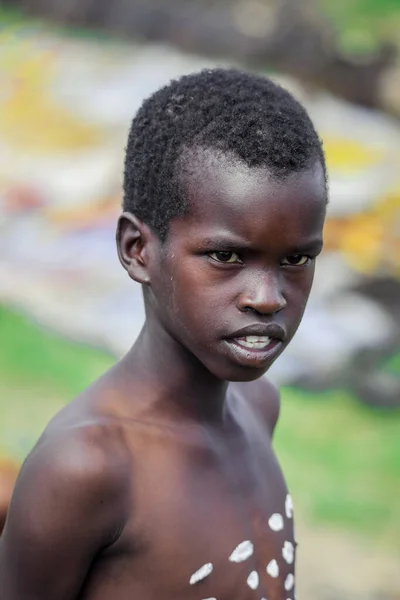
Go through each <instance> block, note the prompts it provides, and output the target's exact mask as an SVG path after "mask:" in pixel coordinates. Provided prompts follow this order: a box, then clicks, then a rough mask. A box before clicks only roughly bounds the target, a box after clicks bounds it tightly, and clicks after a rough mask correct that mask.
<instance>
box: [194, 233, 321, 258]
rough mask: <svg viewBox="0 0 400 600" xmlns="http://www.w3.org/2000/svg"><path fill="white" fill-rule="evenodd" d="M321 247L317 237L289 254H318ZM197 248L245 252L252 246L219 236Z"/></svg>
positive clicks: (201, 243)
mask: <svg viewBox="0 0 400 600" xmlns="http://www.w3.org/2000/svg"><path fill="white" fill-rule="evenodd" d="M323 245H324V244H323V240H322V239H321V238H320V237H318V238H314V239H310V240H306V241H304V242H302V243H300V244H297V245H293V247H292V248H290V251H289V252H290V253H292V254H301V253H304V254H307V252H312V253H319V252H321V250H322V248H323ZM199 246H200V247H202V248H212V249H213V250H226V249H233V250H241V249H243V250H245V249H247V248H251V247H252V244H251V243H250V242H248V241H245V240H243V239H238V238H234V237H231V236H226V237H225V236H221V235H219V236H215V237H207V238H203V239H201V240H200V241H199Z"/></svg>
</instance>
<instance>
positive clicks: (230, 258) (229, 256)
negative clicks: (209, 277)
mask: <svg viewBox="0 0 400 600" xmlns="http://www.w3.org/2000/svg"><path fill="white" fill-rule="evenodd" d="M210 256H211V258H212V259H213V260H216V261H217V262H221V263H237V262H240V259H239V256H238V254H236V252H223V251H218V252H210Z"/></svg>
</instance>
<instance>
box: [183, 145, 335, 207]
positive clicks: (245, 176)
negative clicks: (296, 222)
mask: <svg viewBox="0 0 400 600" xmlns="http://www.w3.org/2000/svg"><path fill="white" fill-rule="evenodd" d="M180 175H181V178H182V180H181V181H182V184H183V188H184V191H185V193H186V196H187V200H188V202H189V207H190V209H189V210H190V213H191V214H193V216H194V215H196V216H202V215H203V216H205V214H206V213H207V214H210V212H211V213H212V214H213V215H218V214H220V213H225V212H226V211H229V212H230V213H233V214H234V213H237V214H238V216H240V214H242V213H243V211H245V212H246V214H249V213H253V212H255V213H258V214H260V210H262V211H263V210H264V208H265V209H268V210H269V211H270V210H271V209H273V207H274V205H275V206H276V208H279V205H281V208H283V206H282V204H284V205H286V208H288V207H289V206H290V207H291V208H293V209H297V210H300V211H301V210H302V209H303V210H306V209H307V208H311V207H318V208H321V207H322V208H323V209H325V206H326V182H325V174H324V171H323V168H322V165H321V164H320V163H319V162H316V163H315V164H314V165H313V166H312V167H310V168H308V169H304V170H303V171H300V172H293V173H290V174H289V175H287V176H284V177H277V176H276V175H274V173H273V172H272V170H271V169H270V168H268V167H266V166H254V167H251V166H249V165H247V164H246V163H245V162H244V161H242V160H241V159H240V158H238V157H237V156H236V155H235V154H233V153H227V152H222V151H220V150H215V149H210V148H194V149H191V150H190V151H188V152H187V153H186V154H185V156H184V159H183V161H181V169H180ZM232 216H233V215H232Z"/></svg>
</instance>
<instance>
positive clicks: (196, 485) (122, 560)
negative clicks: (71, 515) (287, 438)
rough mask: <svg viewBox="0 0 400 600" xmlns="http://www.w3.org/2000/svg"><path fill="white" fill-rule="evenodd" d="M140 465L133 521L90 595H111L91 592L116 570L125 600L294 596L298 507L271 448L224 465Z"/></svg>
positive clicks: (247, 599) (248, 599) (284, 598)
mask: <svg viewBox="0 0 400 600" xmlns="http://www.w3.org/2000/svg"><path fill="white" fill-rule="evenodd" d="M156 465H157V466H156ZM142 467H143V469H142V476H140V477H139V478H138V480H137V486H138V487H137V489H136V490H135V497H136V502H135V509H133V510H132V516H131V519H130V521H129V523H128V524H127V526H126V528H125V530H124V532H123V534H122V536H121V538H120V540H119V542H118V543H117V545H116V547H115V548H113V552H112V553H111V554H110V555H109V556H108V557H106V558H105V560H104V561H103V563H102V565H101V569H100V568H98V569H97V571H95V572H94V580H96V579H98V580H99V586H95V587H93V593H92V594H91V595H88V596H87V598H90V599H92V598H93V599H95V600H98V599H99V600H100V599H101V600H103V598H108V597H111V596H108V595H104V596H103V595H102V594H100V592H99V594H95V593H94V590H95V588H98V589H99V590H100V589H102V590H104V589H105V586H108V585H109V584H108V583H107V584H106V582H109V581H114V582H115V581H117V580H116V575H115V574H116V573H118V584H117V587H118V588H119V589H120V592H118V595H115V594H116V590H115V589H113V590H112V591H111V590H110V594H111V593H112V594H114V595H113V597H116V598H118V599H120V600H123V599H125V598H130V599H131V598H135V597H138V598H141V599H142V600H150V599H151V600H153V599H154V600H155V599H158V598H163V599H166V600H167V599H168V598H174V600H180V599H181V600H192V599H193V600H253V599H254V600H256V599H257V600H262V599H268V600H287V599H290V600H291V599H292V598H294V587H295V585H294V562H295V540H294V533H293V508H292V501H291V497H290V495H289V493H288V491H287V488H286V484H285V482H284V479H283V476H282V473H281V470H280V468H279V465H278V464H277V461H276V459H275V456H274V454H273V452H272V449H271V447H270V446H269V444H268V445H265V447H263V448H258V449H257V451H256V452H253V453H244V456H240V455H237V456H235V457H232V461H231V460H229V458H228V459H227V460H226V461H224V462H223V464H220V463H218V462H217V463H214V462H213V461H207V460H205V461H203V460H194V461H191V460H190V459H188V458H187V457H186V458H185V459H183V460H174V461H171V460H168V459H167V456H166V457H165V460H163V459H162V458H161V456H159V457H158V459H157V461H155V464H154V468H152V467H151V465H149V464H147V465H146V468H144V466H143V465H142ZM139 471H140V469H139ZM100 580H102V585H100V583H101V582H100Z"/></svg>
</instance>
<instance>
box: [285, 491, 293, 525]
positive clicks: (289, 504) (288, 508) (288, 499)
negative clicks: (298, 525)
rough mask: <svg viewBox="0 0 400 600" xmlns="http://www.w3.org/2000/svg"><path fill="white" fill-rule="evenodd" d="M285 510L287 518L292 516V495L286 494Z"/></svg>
mask: <svg viewBox="0 0 400 600" xmlns="http://www.w3.org/2000/svg"><path fill="white" fill-rule="evenodd" d="M285 510H286V516H287V518H288V519H291V518H292V517H293V500H292V496H291V495H290V494H288V495H287V496H286V500H285Z"/></svg>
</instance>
